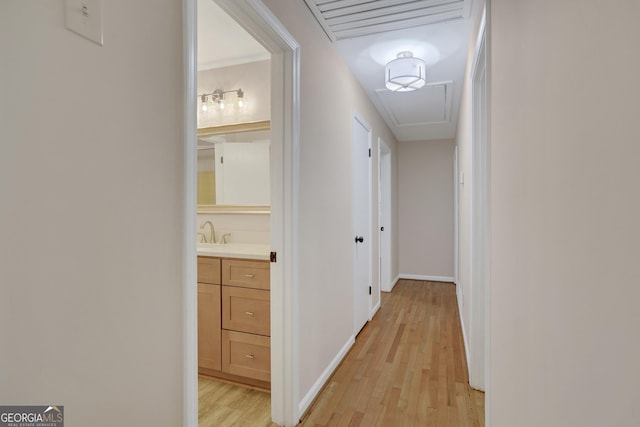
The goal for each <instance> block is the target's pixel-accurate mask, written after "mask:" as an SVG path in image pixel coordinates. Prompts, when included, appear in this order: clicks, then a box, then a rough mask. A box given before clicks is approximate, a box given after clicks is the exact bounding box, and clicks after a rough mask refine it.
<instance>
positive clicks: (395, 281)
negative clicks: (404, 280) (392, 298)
mask: <svg viewBox="0 0 640 427" xmlns="http://www.w3.org/2000/svg"><path fill="white" fill-rule="evenodd" d="M398 280H400V276H396V278H395V279H393V281H392V282H391V289H389V291H388V292H391V291H393V288H395V287H396V285H397V284H398Z"/></svg>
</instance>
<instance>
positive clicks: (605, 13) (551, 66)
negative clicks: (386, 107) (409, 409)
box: [488, 0, 640, 427]
mask: <svg viewBox="0 0 640 427" xmlns="http://www.w3.org/2000/svg"><path fill="white" fill-rule="evenodd" d="M490 15H491V18H490V22H491V23H490V30H491V52H490V57H491V64H490V67H491V68H490V78H491V90H490V96H491V131H492V138H491V173H492V177H491V179H492V186H491V192H492V204H491V209H492V224H493V231H492V235H491V237H492V252H491V255H492V270H491V274H492V290H491V302H490V318H491V323H490V330H491V342H490V355H491V357H490V363H491V365H490V372H489V373H490V375H489V378H488V380H489V382H488V384H489V394H488V396H489V402H488V410H489V413H490V416H491V421H492V423H491V426H492V427H507V426H508V427H511V426H516V425H517V426H522V427H534V426H536V427H537V426H542V425H544V426H551V427H554V426H558V427H560V426H584V427H597V426H605V425H606V426H621V427H622V426H624V427H626V426H635V425H638V419H639V418H640V388H639V387H638V384H639V383H640V369H638V360H640V341H639V340H638V337H639V336H640V322H638V315H637V313H638V311H637V303H638V300H640V287H639V286H638V283H640V270H638V241H640V227H638V218H640V173H639V172H638V159H640V144H638V141H640V127H639V126H638V115H639V114H640V80H639V79H638V76H640V51H639V50H638V40H640V26H638V22H637V21H638V17H640V3H639V2H635V1H627V0H613V1H610V2H606V4H604V3H601V2H593V1H592V2H584V1H579V0H567V1H562V2H532V1H529V0H492V1H491V13H490Z"/></svg>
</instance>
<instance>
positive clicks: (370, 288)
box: [369, 286, 371, 295]
mask: <svg viewBox="0 0 640 427" xmlns="http://www.w3.org/2000/svg"><path fill="white" fill-rule="evenodd" d="M369 295H371V286H369Z"/></svg>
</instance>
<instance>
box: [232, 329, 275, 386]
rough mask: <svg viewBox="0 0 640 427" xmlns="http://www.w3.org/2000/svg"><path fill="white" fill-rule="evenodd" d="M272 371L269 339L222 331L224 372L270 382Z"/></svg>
mask: <svg viewBox="0 0 640 427" xmlns="http://www.w3.org/2000/svg"><path fill="white" fill-rule="evenodd" d="M270 371H271V346H270V341H269V337H263V336H261V335H252V334H245V333H243V332H235V331H226V330H223V331H222V372H226V373H229V374H234V375H240V376H243V377H248V378H253V379H256V380H261V381H270V380H271V373H270Z"/></svg>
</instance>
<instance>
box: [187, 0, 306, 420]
mask: <svg viewBox="0 0 640 427" xmlns="http://www.w3.org/2000/svg"><path fill="white" fill-rule="evenodd" d="M200 1H201V0H186V1H185V3H184V11H185V14H184V16H185V18H184V27H185V49H186V55H185V71H186V74H185V75H186V81H185V92H186V98H187V99H186V102H185V108H186V110H190V109H193V110H194V111H193V112H189V111H186V112H185V120H186V123H194V122H196V119H197V115H198V114H202V113H203V112H206V111H205V110H207V111H208V110H209V109H210V108H211V107H212V106H213V107H218V109H219V110H218V112H220V107H219V105H216V102H217V100H219V99H220V98H219V97H218V98H216V97H215V96H213V94H214V93H216V92H217V93H220V92H222V94H224V93H225V92H227V90H229V91H230V93H231V94H232V96H233V95H235V101H234V102H236V104H233V107H234V108H236V107H238V105H237V102H238V98H241V96H240V92H239V89H242V98H244V101H245V102H246V104H245V105H244V106H251V103H252V102H253V103H254V105H253V107H256V104H255V102H256V101H257V100H258V99H259V97H260V95H258V93H259V90H257V91H256V92H253V93H249V92H247V91H246V90H245V88H243V87H240V86H239V83H237V84H231V83H229V84H230V85H231V86H232V87H229V89H227V88H226V87H219V86H218V85H214V86H215V87H210V88H197V85H196V82H197V80H198V79H197V74H196V73H197V71H198V70H197V69H196V59H197V54H196V52H195V50H196V46H197V44H198V43H197V37H196V28H197V27H198V26H197V24H196V23H197V20H198V17H199V16H198V15H199V14H200V12H199V10H198V8H199V7H200V6H201V5H200ZM207 1H209V2H211V3H213V4H214V6H217V7H219V9H220V10H222V11H224V13H225V14H227V15H228V16H229V17H232V19H233V20H234V21H235V22H236V23H237V24H239V25H240V27H242V28H243V29H244V30H245V31H246V32H247V34H250V36H251V37H253V38H254V40H255V41H257V42H258V43H259V44H260V45H262V46H263V47H264V49H265V50H266V51H267V52H268V54H269V57H270V59H269V62H270V64H269V67H268V68H269V73H270V78H268V79H264V80H266V81H267V84H268V85H269V89H268V91H267V95H268V97H269V98H270V101H269V102H268V108H269V110H270V111H269V116H270V139H271V146H270V155H271V164H270V178H271V179H270V190H271V191H270V193H271V194H270V202H271V203H270V209H269V210H270V213H269V219H268V224H269V232H268V239H269V246H270V249H271V252H272V255H271V264H270V265H271V268H270V280H271V284H272V285H271V290H270V297H271V301H270V305H271V316H270V317H271V319H270V320H271V322H270V324H271V328H270V329H271V350H270V352H271V419H272V420H273V421H274V422H276V423H278V424H281V425H295V424H296V422H297V416H298V414H297V401H298V399H297V382H298V381H297V372H296V366H297V359H296V357H297V353H296V352H295V351H294V349H295V348H296V336H297V331H296V329H295V328H296V326H295V322H294V321H293V320H294V319H295V317H296V316H297V313H296V307H295V306H294V304H293V301H295V300H296V299H297V293H296V288H295V274H294V272H295V265H296V257H295V253H296V251H295V242H296V234H295V227H294V225H295V223H296V222H297V212H296V210H295V206H296V197H295V196H296V182H297V179H296V178H297V176H296V172H295V171H296V170H297V158H296V157H295V153H297V145H298V135H297V128H298V123H299V119H298V111H297V105H298V101H297V97H298V81H299V71H298V69H299V67H298V63H299V46H298V45H297V43H296V42H295V40H294V39H293V38H292V37H291V36H290V35H289V34H288V33H287V31H286V29H284V27H283V26H282V25H281V24H280V23H279V22H278V20H277V19H276V18H275V17H274V16H273V15H272V14H271V12H270V11H269V10H268V9H267V8H266V7H265V6H264V5H263V4H262V2H261V1H259V0H246V1H244V0H243V1H231V0H215V1H214V0H207ZM207 6H210V4H208V5H207ZM207 6H205V7H207ZM224 40H226V41H227V44H228V45H231V46H230V47H232V48H233V44H231V43H228V40H229V38H228V36H227V37H225V39H224ZM234 40H235V39H234ZM234 43H235V42H234ZM232 50H233V49H232ZM260 60H261V58H258V61H260ZM262 60H263V61H264V59H262ZM254 62H256V61H254ZM236 65H237V64H236ZM229 66H234V65H229ZM238 77H239V76H238ZM214 80H215V79H214ZM236 86H238V87H236ZM218 89H220V91H218ZM194 92H197V94H198V95H204V94H209V95H210V96H207V97H205V98H206V99H203V97H202V96H201V97H200V98H199V99H194ZM252 96H253V99H252ZM203 101H204V104H205V105H206V109H205V108H203V107H202V105H203ZM211 101H213V105H212V102H211ZM194 107H197V108H199V109H200V110H199V111H200V112H196V111H195V108H194ZM224 109H225V110H226V109H227V105H225V107H224ZM236 113H237V114H238V115H240V113H238V111H236ZM244 121H245V122H247V121H248V119H247V118H246V117H245V119H244ZM196 134H197V132H196V129H195V127H194V128H193V129H185V140H186V148H185V149H186V151H185V156H186V164H185V168H186V172H185V173H186V181H187V182H186V184H185V185H186V188H185V192H186V200H185V217H186V219H185V229H186V230H197V227H198V226H199V225H200V221H199V218H198V217H197V216H196V215H195V212H193V207H192V206H194V205H195V204H196V198H197V195H196V194H194V188H193V187H195V185H194V184H195V182H194V181H195V176H196V170H194V169H195V164H196V163H197V161H196V159H195V153H194V151H196V141H197V136H196ZM189 181H190V182H189ZM254 215H255V214H254ZM254 231H255V230H254ZM258 231H259V230H258ZM193 234H194V236H193V238H191V237H187V238H185V242H186V243H187V247H189V246H190V245H191V244H192V243H189V242H193V241H194V240H195V234H196V233H195V232H194V233H193ZM232 237H233V235H232ZM263 237H264V236H263ZM193 246H195V244H194V245H193ZM194 252H195V248H194V250H193V251H190V250H186V257H185V266H186V268H185V283H186V287H185V292H186V293H185V300H186V301H185V328H186V329H185V336H186V339H185V341H186V353H185V354H186V363H185V417H184V419H185V422H184V424H185V425H187V426H196V425H198V376H197V371H198V369H197V368H198V366H197V353H196V351H197V350H196V349H197V344H196V343H197V308H196V306H197V300H196V298H195V295H194V294H195V289H194V288H195V283H193V282H195V277H196V263H195V255H196V254H195V253H194ZM189 254H191V256H192V257H193V258H191V256H189Z"/></svg>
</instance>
